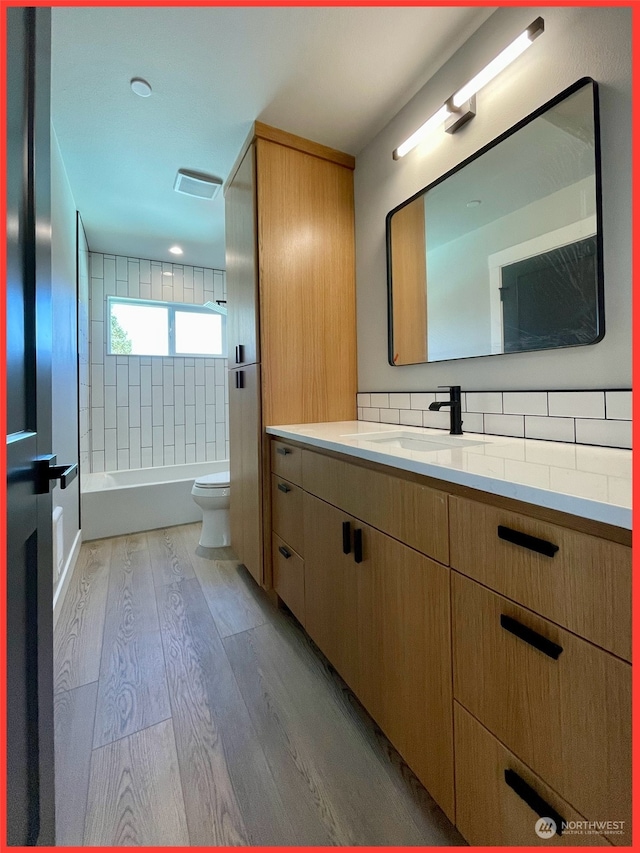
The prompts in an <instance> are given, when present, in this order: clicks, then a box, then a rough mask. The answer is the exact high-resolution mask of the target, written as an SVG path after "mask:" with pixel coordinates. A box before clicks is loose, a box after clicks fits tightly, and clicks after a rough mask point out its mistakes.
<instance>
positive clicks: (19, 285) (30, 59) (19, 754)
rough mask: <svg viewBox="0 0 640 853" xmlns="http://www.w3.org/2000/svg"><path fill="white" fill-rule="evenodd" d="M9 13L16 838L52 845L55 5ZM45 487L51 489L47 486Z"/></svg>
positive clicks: (10, 737)
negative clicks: (44, 469)
mask: <svg viewBox="0 0 640 853" xmlns="http://www.w3.org/2000/svg"><path fill="white" fill-rule="evenodd" d="M5 14H6V15H7V19H6V24H7V101H6V103H7V580H6V583H7V588H6V592H7V843H8V844H10V845H31V844H36V843H37V844H39V845H43V844H44V845H52V844H54V843H55V829H54V788H53V786H54V768H53V684H52V681H53V679H52V674H53V664H52V647H53V636H52V635H53V608H52V587H53V575H52V551H51V548H52V546H51V495H50V494H49V492H48V487H47V492H46V493H45V494H37V491H38V487H37V483H36V478H37V467H38V466H37V464H36V460H37V459H38V458H39V457H42V456H45V455H46V454H50V452H51V361H50V359H51V332H52V330H51V311H50V301H51V300H50V242H51V235H50V186H49V185H50V163H49V133H50V130H49V97H50V96H49V78H50V31H51V10H50V9H46V8H38V9H29V8H23V7H15V8H9V9H6V7H5ZM41 490H42V489H41Z"/></svg>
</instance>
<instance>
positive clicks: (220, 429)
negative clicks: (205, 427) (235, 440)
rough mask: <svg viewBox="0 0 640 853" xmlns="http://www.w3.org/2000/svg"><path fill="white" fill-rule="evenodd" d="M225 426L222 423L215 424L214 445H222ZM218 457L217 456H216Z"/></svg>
mask: <svg viewBox="0 0 640 853" xmlns="http://www.w3.org/2000/svg"><path fill="white" fill-rule="evenodd" d="M225 436H226V428H225V424H224V423H220V422H218V423H217V424H216V446H220V447H224V443H225ZM216 458H219V457H216Z"/></svg>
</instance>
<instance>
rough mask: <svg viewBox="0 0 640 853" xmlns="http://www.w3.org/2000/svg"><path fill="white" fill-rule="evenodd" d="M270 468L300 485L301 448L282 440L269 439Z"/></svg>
mask: <svg viewBox="0 0 640 853" xmlns="http://www.w3.org/2000/svg"><path fill="white" fill-rule="evenodd" d="M271 470H272V471H273V473H274V474H278V475H279V476H280V477H284V478H285V480H289V482H290V483H295V484H296V485H298V486H301V485H302V450H301V449H300V448H299V447H292V446H291V445H290V444H286V443H285V442H284V441H276V440H275V439H272V440H271Z"/></svg>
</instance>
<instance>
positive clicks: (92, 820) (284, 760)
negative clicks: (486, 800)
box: [55, 525, 464, 846]
mask: <svg viewBox="0 0 640 853" xmlns="http://www.w3.org/2000/svg"><path fill="white" fill-rule="evenodd" d="M199 528H200V525H184V526H181V527H172V528H168V529H166V530H154V531H150V532H148V533H137V534H132V535H130V536H122V537H117V538H113V539H102V540H97V541H94V542H87V543H85V544H83V546H82V549H81V553H80V557H79V559H78V563H77V565H76V568H75V571H74V575H73V578H72V580H71V584H70V587H69V590H68V592H67V596H66V599H65V602H64V606H63V610H62V613H61V614H60V618H59V620H58V624H57V627H56V632H55V712H56V809H57V844H58V845H94V846H116V845H123V846H141V845H144V846H154V845H158V846H171V845H173V846H182V845H195V846H212V845H216V846H217V845H251V846H288V845H300V846H316V845H322V846H326V845H372V846H373V845H385V846H386V845H390V846H396V845H413V846H415V845H420V846H431V845H438V846H440V845H461V844H464V841H463V840H462V838H461V836H460V835H459V834H458V833H457V832H456V830H455V829H454V827H453V826H452V825H451V824H450V823H449V821H448V820H447V818H446V817H445V816H444V814H443V813H442V812H441V811H440V809H439V808H438V806H437V805H436V804H435V803H434V802H433V800H432V799H431V797H430V796H429V794H428V793H427V792H426V791H425V789H424V788H423V787H422V785H421V784H420V783H419V782H418V781H417V779H416V778H415V776H414V775H413V773H412V772H411V771H410V770H409V769H408V767H407V766H406V765H405V764H404V762H403V761H402V759H401V758H400V756H399V755H398V754H397V752H396V751H395V750H394V749H393V747H392V746H391V745H390V744H389V742H388V741H387V739H386V738H385V737H384V735H383V734H382V733H381V732H380V731H379V729H377V727H376V725H375V723H373V721H372V720H371V718H370V717H369V716H368V715H367V714H366V712H365V711H364V710H363V708H362V707H361V706H360V704H359V703H358V701H357V700H356V699H355V697H354V696H353V694H352V693H351V691H350V690H349V689H348V688H347V687H346V685H345V684H344V682H343V681H342V680H341V679H340V677H339V676H338V675H337V673H336V672H335V671H334V670H333V669H332V667H331V666H330V665H329V664H328V662H327V660H326V659H325V658H324V657H323V655H322V654H321V653H320V652H319V651H318V649H317V648H316V647H315V646H314V645H313V643H312V642H311V641H310V640H309V639H308V637H307V636H306V634H305V633H304V631H303V630H302V629H301V628H300V626H299V625H298V623H297V622H296V621H295V620H294V619H293V617H292V616H291V615H290V614H288V612H286V611H285V610H282V609H278V608H277V607H275V606H274V605H273V603H272V602H271V600H270V599H269V597H268V596H267V595H266V594H265V593H264V592H263V591H262V590H261V589H260V588H259V587H258V586H257V585H256V584H255V582H254V581H253V579H252V578H251V576H250V575H249V574H248V573H247V571H246V570H245V569H244V567H243V566H239V565H238V563H237V561H236V560H234V559H233V554H232V553H231V551H230V550H229V549H220V551H219V553H218V554H217V555H216V556H217V557H218V559H216V560H207V559H203V558H202V557H200V556H198V555H197V554H196V546H197V544H198V535H199Z"/></svg>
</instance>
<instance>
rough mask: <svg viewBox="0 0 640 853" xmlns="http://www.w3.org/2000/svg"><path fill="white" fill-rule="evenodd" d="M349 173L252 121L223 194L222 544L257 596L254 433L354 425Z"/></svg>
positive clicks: (260, 453)
mask: <svg viewBox="0 0 640 853" xmlns="http://www.w3.org/2000/svg"><path fill="white" fill-rule="evenodd" d="M354 166H355V161H354V159H353V157H351V156H350V155H347V154H344V153H342V152H339V151H335V150H333V149H330V148H326V147H325V146H322V145H318V144H316V143H314V142H311V141H309V140H306V139H302V138H301V137H298V136H294V135H292V134H289V133H286V132H284V131H281V130H277V129H275V128H272V127H269V126H267V125H264V124H262V123H260V122H256V123H255V124H254V127H253V129H252V132H251V134H250V136H249V138H248V140H247V142H246V144H245V146H244V148H243V150H242V152H241V154H240V157H239V158H238V162H237V165H236V166H235V167H234V169H233V170H232V172H231V176H230V178H229V181H228V183H227V187H226V190H225V216H226V228H227V234H226V244H227V308H228V329H227V338H228V344H229V423H230V468H231V545H232V547H233V549H234V550H235V552H236V554H237V556H238V557H239V559H241V560H242V562H243V563H244V564H245V565H246V567H247V568H248V569H249V571H250V572H251V574H252V575H253V576H254V578H255V579H256V580H257V581H258V582H259V583H261V584H263V585H264V586H267V587H268V586H270V584H271V568H270V562H271V559H270V553H271V535H270V489H269V467H270V466H269V459H268V457H267V456H266V448H267V447H268V445H267V443H266V437H265V433H264V427H265V426H268V425H277V424H288V423H313V422H317V421H338V420H351V419H354V418H355V414H356V384H357V377H356V334H355V323H356V319H355V250H354V211H353V169H354ZM250 368H251V369H250ZM249 397H251V400H250V401H249V399H248V398H249Z"/></svg>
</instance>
